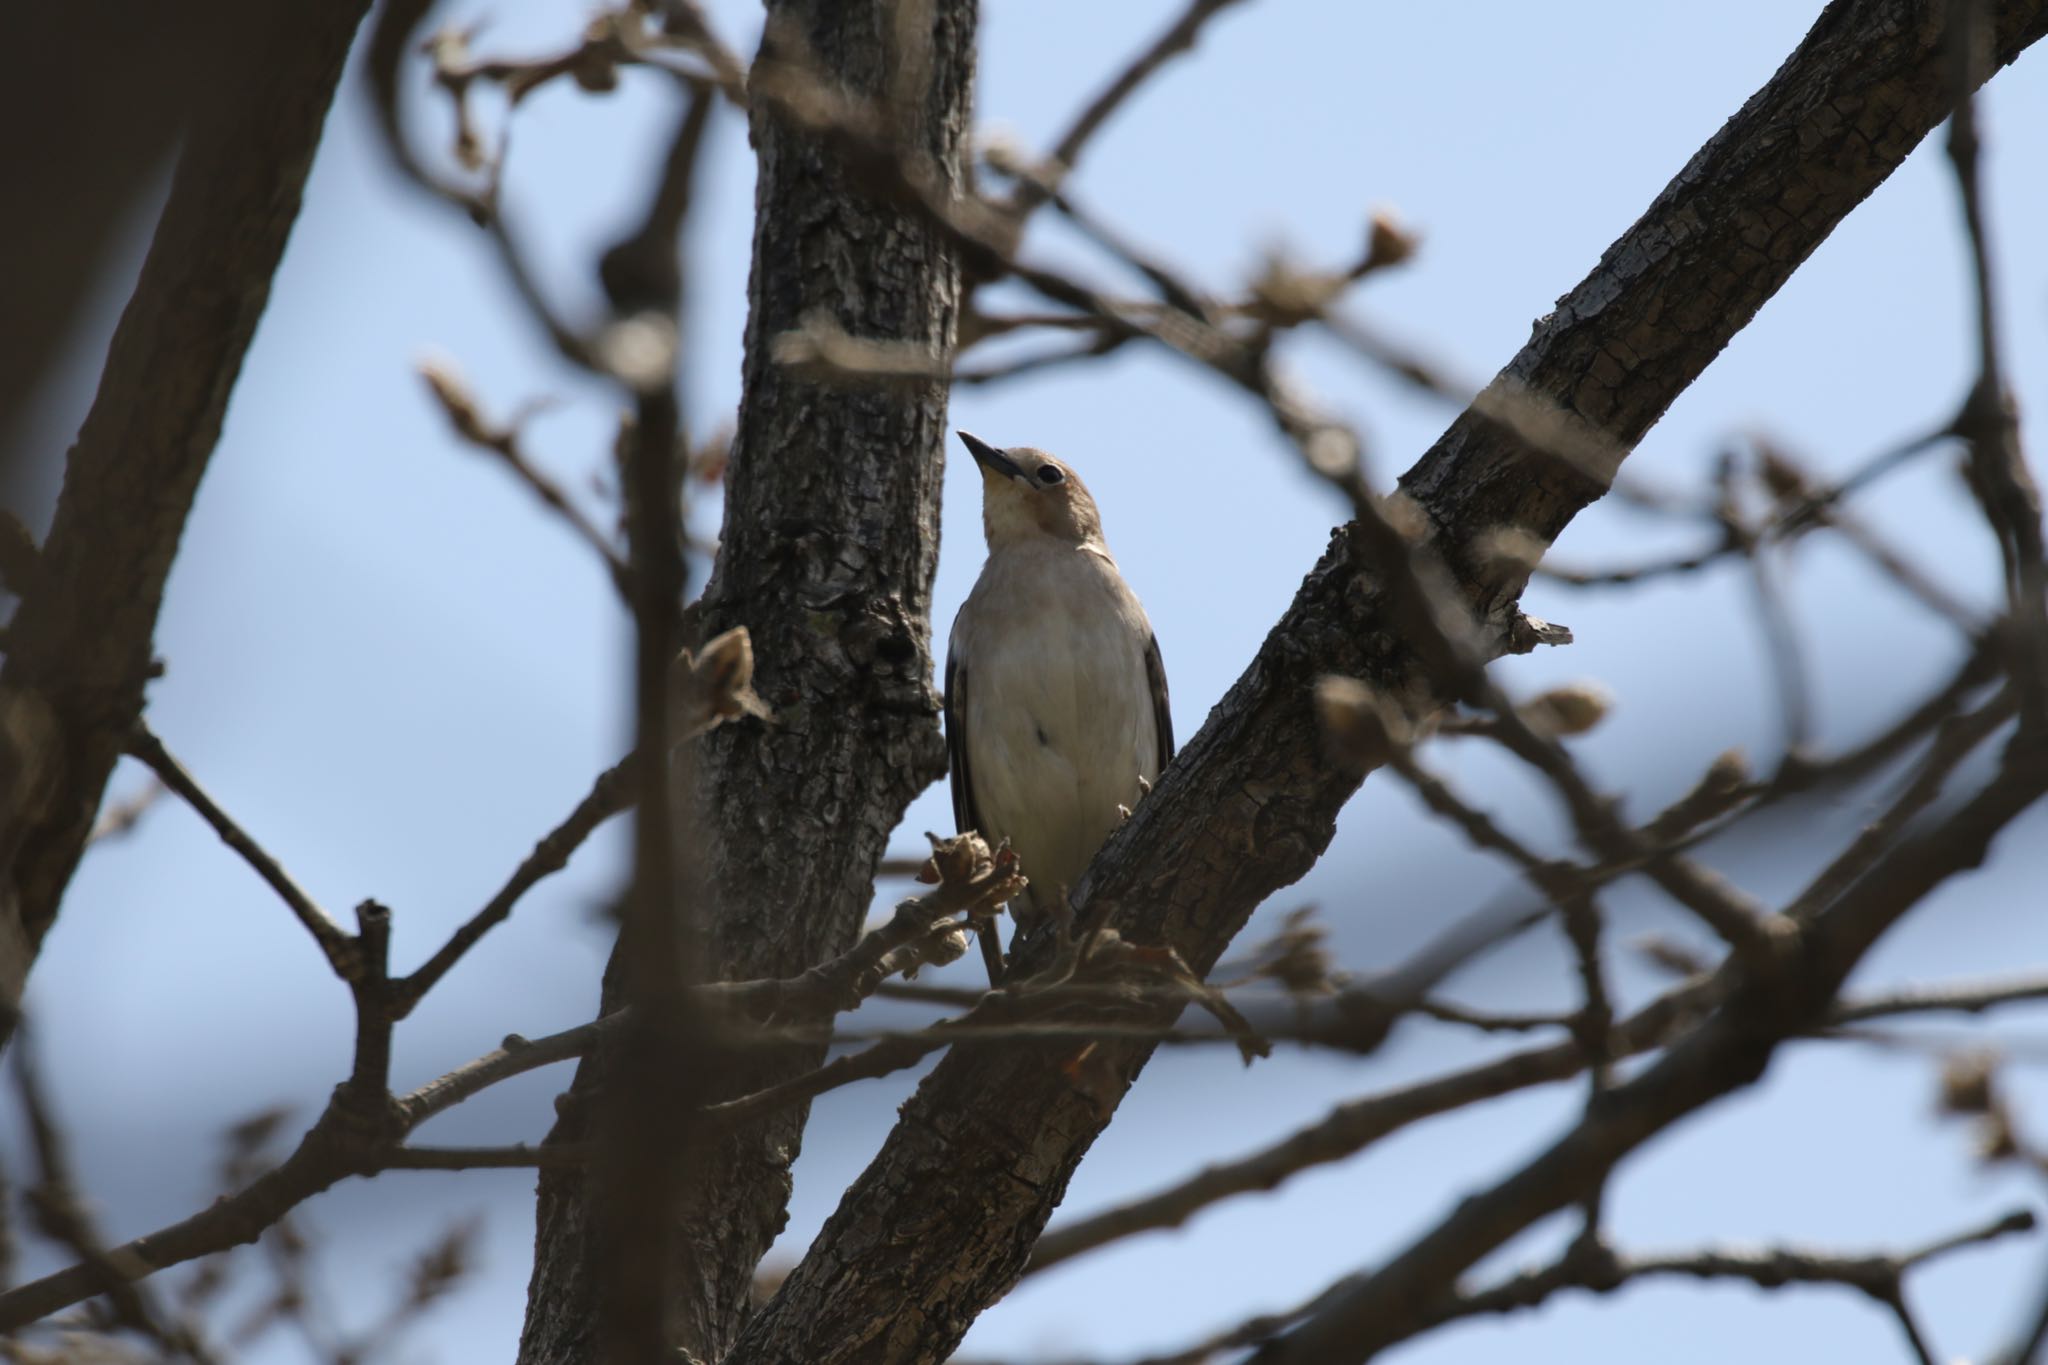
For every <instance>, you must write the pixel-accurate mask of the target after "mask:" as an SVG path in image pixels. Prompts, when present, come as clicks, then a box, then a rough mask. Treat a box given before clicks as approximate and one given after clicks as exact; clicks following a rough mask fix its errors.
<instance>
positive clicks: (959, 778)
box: [946, 649, 1003, 986]
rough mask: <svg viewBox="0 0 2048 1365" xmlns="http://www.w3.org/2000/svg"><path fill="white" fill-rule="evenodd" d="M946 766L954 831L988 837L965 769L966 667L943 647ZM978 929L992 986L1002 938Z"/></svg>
mask: <svg viewBox="0 0 2048 1365" xmlns="http://www.w3.org/2000/svg"><path fill="white" fill-rule="evenodd" d="M946 769H947V773H948V775H949V777H950V778H951V780H952V785H953V830H954V832H955V833H958V834H965V833H966V832H967V831H968V830H970V829H971V830H975V831H976V832H978V833H979V834H980V835H981V837H982V838H984V839H986V838H988V837H989V833H988V831H987V830H985V829H982V827H981V816H980V815H979V814H978V813H976V811H975V809H974V779H973V777H972V776H971V775H970V774H969V772H968V770H967V669H966V668H965V667H964V666H963V665H962V664H961V662H960V656H959V655H957V654H955V653H954V652H953V651H952V650H950V649H949V650H947V651H946ZM977 933H978V935H979V937H980V939H981V961H982V965H983V966H984V967H986V968H987V969H988V984H989V985H991V986H993V985H995V984H996V983H997V982H998V981H1000V980H1002V978H1003V941H1002V939H1001V938H1000V937H999V936H998V935H997V934H996V927H995V925H994V924H993V923H991V922H990V921H987V920H983V921H982V923H981V925H980V927H979V929H978V930H977Z"/></svg>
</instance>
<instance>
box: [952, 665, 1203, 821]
mask: <svg viewBox="0 0 2048 1365" xmlns="http://www.w3.org/2000/svg"><path fill="white" fill-rule="evenodd" d="M1145 681H1146V682H1148V683H1150V684H1151V685H1152V723H1153V725H1154V727H1155V728H1156V729H1157V730H1158V731H1159V771H1161V772H1165V771H1166V765H1167V764H1169V763H1171V762H1173V712H1172V710H1171V709H1170V708H1169V707H1168V706H1167V704H1166V660H1164V659H1162V658H1160V657H1159V637H1158V636H1157V635H1152V636H1148V637H1147V638H1146V640H1145ZM953 800H954V804H955V807H956V809H957V807H958V803H959V798H958V797H957V796H956V797H954V798H953Z"/></svg>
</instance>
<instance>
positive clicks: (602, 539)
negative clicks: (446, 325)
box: [419, 360, 630, 598]
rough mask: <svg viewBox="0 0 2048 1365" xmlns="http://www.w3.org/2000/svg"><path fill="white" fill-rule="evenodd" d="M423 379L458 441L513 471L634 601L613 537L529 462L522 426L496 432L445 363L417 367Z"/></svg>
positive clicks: (626, 595)
mask: <svg viewBox="0 0 2048 1365" xmlns="http://www.w3.org/2000/svg"><path fill="white" fill-rule="evenodd" d="M419 370H420V378H422V379H424V380H426V381H427V387H428V389H430V390H431V391H432V392H433V395H434V399H435V401H436V402H438V403H439V404H440V405H441V411H442V412H443V413H445V414H446V415H447V418H448V423H449V425H450V426H452V427H454V428H455V434H456V435H457V436H460V437H461V438H462V439H463V440H464V441H466V442H468V443H469V444H470V445H473V446H475V447H476V448H477V449H478V450H482V451H485V452H487V453H489V454H491V455H495V456H496V457H497V458H498V459H499V460H501V461H502V462H503V463H504V465H505V467H506V468H507V469H509V470H511V471H512V475H513V477H514V478H516V479H518V480H519V482H521V483H522V484H525V485H526V487H527V488H528V489H529V490H531V491H532V493H533V495H534V496H535V497H537V498H539V499H540V500H541V502H542V504H543V505H544V506H546V507H547V508H548V509H549V510H551V511H552V512H554V513H555V515H556V516H558V517H560V518H561V519H562V521H563V523H564V524H565V525H567V526H568V527H569V529H571V530H572V531H574V532H575V533H576V535H577V536H578V538H580V539H581V540H582V541H583V543H584V544H585V545H588V546H589V547H590V550H591V553H593V554H595V555H596V556H597V559H598V562H599V563H601V564H603V565H604V567H605V572H607V573H608V574H610V575H611V579H612V583H613V585H614V586H615V587H617V588H618V590H619V595H620V596H621V597H627V598H630V584H629V581H628V579H627V575H626V562H625V561H624V560H623V559H621V558H620V557H619V552H618V550H617V549H615V548H614V547H613V545H612V541H611V537H610V536H607V535H606V534H605V533H604V532H603V531H600V530H599V529H598V528H597V525H596V523H594V522H592V521H591V520H590V518H589V517H587V516H585V515H584V513H583V509H582V508H580V507H578V506H577V505H576V504H575V502H574V501H573V500H572V499H571V498H570V497H569V495H568V493H567V492H566V491H565V490H564V489H563V488H562V486H561V485H560V484H558V483H556V482H555V481H554V480H553V479H551V478H549V477H548V476H547V475H546V474H545V473H543V472H542V471H541V470H540V468H539V467H538V466H537V465H535V464H534V463H533V461H532V460H530V459H528V458H527V457H526V452H525V451H524V450H523V449H522V448H521V447H520V444H519V423H518V422H517V421H516V420H515V421H513V422H511V423H509V424H507V425H504V426H498V425H496V424H494V423H492V422H491V421H490V420H489V419H487V418H486V417H485V416H484V414H483V409H482V408H481V407H479V406H478V404H477V401H476V397H475V395H473V394H472V393H471V392H470V391H469V386H468V385H467V384H465V383H463V381H462V377H461V376H460V375H458V374H457V373H456V372H455V369H454V367H453V366H452V365H449V364H447V363H445V362H442V361H432V360H430V361H423V362H422V363H421V364H420V367H419Z"/></svg>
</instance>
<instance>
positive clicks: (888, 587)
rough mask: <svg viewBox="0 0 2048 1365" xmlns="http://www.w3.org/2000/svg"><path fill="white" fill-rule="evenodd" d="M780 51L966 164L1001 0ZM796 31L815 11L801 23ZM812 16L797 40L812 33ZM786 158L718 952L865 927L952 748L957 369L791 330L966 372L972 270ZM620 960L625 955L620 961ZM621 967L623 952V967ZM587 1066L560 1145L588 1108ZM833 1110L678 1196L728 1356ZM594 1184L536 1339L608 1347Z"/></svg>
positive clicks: (576, 1219)
mask: <svg viewBox="0 0 2048 1365" xmlns="http://www.w3.org/2000/svg"><path fill="white" fill-rule="evenodd" d="M768 9H769V17H768V24H769V28H768V33H769V37H768V39H767V41H766V44H765V46H764V53H763V57H764V59H765V58H772V57H774V56H776V55H778V54H780V55H786V56H788V57H790V58H792V59H794V60H798V61H803V62H805V63H808V64H811V65H814V66H815V67H816V68H817V69H818V70H819V71H821V72H823V73H826V74H828V75H829V77H830V78H831V79H833V80H834V81H836V82H837V83H838V85H839V87H840V88H841V89H842V90H844V91H846V92H847V93H848V94H850V95H852V96H854V97H855V98H858V99H861V100H864V101H865V100H886V101H887V102H888V104H889V106H890V108H891V111H892V114H893V116H894V117H895V118H896V119H897V121H898V125H899V126H900V127H902V128H903V129H904V130H905V135H906V138H907V139H908V140H909V142H910V144H911V145H912V146H915V147H916V148H918V149H919V150H920V151H921V152H922V153H924V154H926V155H929V156H930V157H932V158H933V159H934V161H935V163H936V165H937V166H938V168H939V170H940V172H941V174H942V175H943V176H944V177H945V178H946V179H947V180H948V182H949V183H952V184H954V185H958V184H960V183H961V176H962V169H961V152H962V149H963V147H964V146H965V144H966V135H967V131H968V128H969V110H968V104H969V95H970V90H971V86H972V74H973V62H974V34H975V6H974V3H973V0H861V2H860V3H847V2H845V0H773V2H772V3H771V4H770V5H769V7H768ZM783 26H789V27H787V28H785V27H783ZM792 35H794V37H792ZM752 134H753V142H754V146H755V149H756V154H757V156H758V159H759V166H760V170H759V181H758V184H757V187H756V192H755V232H754V260H753V273H752V278H751V281H750V284H749V298H750V305H751V309H750V314H749V319H748V324H747V334H746V356H745V361H744V370H743V378H744V389H743V392H742V397H741V406H740V418H739V429H738V433H737V437H736V439H735V442H734V445H733V458H732V466H731V477H730V482H729V485H728V488H727V492H726V513H725V527H724V533H723V538H722V540H721V543H720V549H719V556H718V563H717V568H716V570H715V572H714V574H713V577H712V581H711V584H710V586H709V588H708V589H707V590H706V594H705V600H704V604H703V608H702V612H701V617H702V620H701V624H702V629H703V632H704V634H705V635H706V636H707V637H708V636H709V635H710V634H713V633H715V632H718V631H721V630H724V629H725V628H727V627H729V626H734V625H744V626H746V627H747V629H748V631H749V632H750V633H751V635H752V637H753V642H754V654H755V658H756V661H757V669H758V672H757V677H756V683H757V687H758V689H759V691H760V692H761V694H762V695H763V696H764V697H765V698H766V699H767V700H768V701H769V703H770V704H771V705H773V706H774V707H775V709H776V712H777V720H776V722H775V723H774V724H772V725H767V726H762V725H755V724H751V723H749V724H742V725H730V726H727V727H724V728H723V729H721V730H718V731H716V732H715V733H714V734H712V735H711V736H708V737H707V738H706V740H705V741H703V743H702V747H701V748H700V750H699V752H698V757H697V764H698V767H699V782H698V788H697V795H698V824H699V826H700V828H701V830H702V833H703V838H704V841H705V843H706V844H707V845H708V856H709V858H710V861H711V867H710V878H711V883H712V896H711V911H710V914H709V916H708V917H707V919H706V922H705V924H704V939H703V941H704V952H705V954H706V956H707V958H708V961H707V962H706V963H705V964H704V970H705V973H706V975H708V976H713V977H724V978H747V977H764V976H789V975H793V974H795V973H797V972H799V971H801V970H803V969H804V968H806V967H808V966H810V965H812V964H813V963H815V962H817V961H819V960H821V959H823V958H824V957H826V956H828V955H830V954H833V953H837V952H841V951H843V950H844V949H846V948H847V947H849V946H850V945H851V944H852V942H853V940H854V937H855V936H856V935H857V933H858V932H859V929H860V926H861V923H862V921H863V919H864V918H865V915H866V912H867V908H868V905H869V902H870V899H871V898H872V895H873V886H874V872H875V866H876V864H877V862H878V861H879V860H880V858H881V856H882V853H883V850H884V848H885V847H886V844H887V841H888V838H889V835H890V833H891V831H893V830H894V829H895V827H896V825H897V823H898V822H899V821H900V820H901V818H902V815H903V811H904V808H905V807H906V806H907V805H908V804H909V802H910V800H911V798H912V797H914V796H915V795H916V794H917V793H918V792H919V791H921V790H923V788H924V787H926V786H927V785H929V784H930V783H931V782H933V781H934V780H936V779H937V778H938V777H939V776H940V775H941V774H942V773H943V772H944V770H945V749H944V744H943V742H942V740H941V738H940V735H939V731H938V726H937V715H938V705H937V699H936V697H935V696H934V694H933V691H932V685H931V676H932V665H931V624H930V616H931V584H932V575H933V571H934V569H935V567H936V564H937V560H938V539H939V493H940V483H941V476H942V474H943V472H944V441H945V430H946V429H945V417H946V386H945V384H943V383H941V382H937V381H917V382H890V383H887V384H876V385H871V386H859V387H849V386H845V385H834V384H831V383H827V382H822V381H819V380H815V379H810V378H805V377H801V376H799V375H797V374H795V373H793V372H792V371H790V370H789V369H787V368H786V367H784V366H781V365H778V364H777V363H776V362H775V360H774V359H773V358H772V355H771V347H772V344H773V342H774V340H775V338H776V337H777V336H778V335H780V334H782V333H783V332H786V331H789V330H792V329H794V328H796V327H798V326H800V325H801V324H802V322H803V320H804V318H805V315H806V314H809V313H812V312H814V311H822V312H823V313H824V314H825V315H826V316H828V317H830V318H831V319H832V320H833V321H834V322H836V323H837V324H838V325H839V326H840V327H842V328H844V329H845V330H846V331H847V332H848V333H850V334H852V335H854V336H857V337H863V338H874V339H878V340H888V341H899V342H912V343H916V344H917V345H919V346H921V347H924V348H928V350H929V352H930V355H931V357H932V360H933V363H934V365H935V366H936V367H938V369H939V372H941V373H943V371H944V367H945V366H946V365H947V364H948V363H949V362H950V359H951V354H952V348H953V335H954V327H955V324H956V321H957V316H958V311H959V303H960V288H961V286H960V279H959V271H958V268H957V266H956V264H955V262H954V261H953V259H952V256H951V253H950V252H949V251H948V250H947V249H946V248H945V247H944V246H943V245H942V239H941V237H940V236H939V234H937V233H936V232H934V231H932V230H931V229H930V228H929V227H928V226H927V225H926V224H925V223H924V221H923V220H922V219H920V218H919V217H917V216H916V215H914V214H909V213H905V212H901V211H898V210H894V209H889V208H885V207H882V206H880V205H879V204H878V203H877V202H876V200H875V199H874V198H873V197H872V196H870V195H869V194H867V193H864V192H863V190H862V188H861V187H860V186H859V185H857V184H853V183H849V181H848V179H847V177H846V176H845V175H843V174H842V173H841V171H840V169H839V168H838V167H837V165H836V163H835V160H834V159H833V158H832V157H831V156H829V155H828V154H827V153H825V152H823V151H822V150H821V149H820V146H819V144H818V142H817V140H816V139H814V138H812V137H809V136H806V135H803V134H800V133H798V132H796V131H794V130H792V129H791V128H790V127H788V126H787V125H786V124H785V123H783V122H782V121H780V120H779V119H777V118H774V117H772V116H770V115H769V114H767V113H765V112H763V111H760V110H757V111H756V112H755V114H754V116H753V128H752ZM614 965H615V966H616V963H615V964H614ZM614 974H615V973H608V976H610V975H614ZM821 1057H822V1053H821V1052H819V1051H815V1050H812V1049H796V1050H793V1051H791V1052H790V1053H788V1054H784V1055H780V1056H778V1057H777V1058H776V1059H775V1060H774V1061H772V1062H768V1063H764V1062H763V1061H762V1060H761V1056H760V1054H758V1053H754V1054H749V1056H748V1058H747V1059H746V1061H745V1063H744V1065H739V1064H734V1065H731V1066H728V1067H725V1068H724V1069H723V1070H722V1071H721V1073H720V1074H718V1075H716V1076H715V1078H714V1083H713V1089H712V1092H711V1093H710V1094H709V1095H708V1098H710V1099H713V1100H716V1099H721V1098H729V1097H731V1096H733V1095H737V1094H741V1093H744V1092H746V1091H750V1090H753V1089H756V1088H758V1087H759V1086H761V1085H763V1084H766V1083H769V1082H772V1081H773V1080H775V1079H777V1078H779V1077H781V1076H783V1075H787V1074H792V1073H794V1072H795V1071H800V1070H805V1069H808V1068H809V1067H811V1066H814V1065H816V1063H817V1062H818V1061H819V1060H820V1059H821ZM607 1067H608V1061H607V1059H606V1058H605V1057H604V1056H602V1055H600V1056H597V1057H593V1058H591V1059H590V1060H588V1061H586V1062H585V1063H584V1064H583V1066H582V1067H581V1068H580V1069H579V1071H578V1074H577V1079H576V1082H575V1085H574V1088H573V1090H572V1096H571V1100H570V1102H569V1103H568V1104H567V1105H566V1106H565V1108H564V1112H563V1117H562V1119H561V1121H560V1122H559V1123H558V1124H557V1125H556V1130H555V1133H554V1134H553V1138H554V1139H555V1140H573V1139H575V1138H576V1137H578V1136H579V1135H581V1134H582V1133H583V1132H584V1131H585V1129H586V1127H587V1124H588V1115H587V1113H586V1109H587V1106H584V1105H581V1104H579V1103H577V1102H576V1097H578V1096H582V1095H587V1094H588V1093H590V1092H591V1091H593V1090H594V1089H595V1088H596V1087H598V1086H600V1085H601V1084H603V1080H604V1076H605V1073H606V1070H607ZM806 1117H807V1110H805V1109H803V1108H791V1109H788V1110H785V1111H783V1112H781V1113H778V1114H776V1115H775V1116H774V1117H773V1118H771V1119H769V1120H766V1121H764V1122H762V1123H759V1124H755V1125H752V1126H750V1127H748V1128H746V1129H744V1130H742V1131H740V1132H737V1133H735V1134H733V1135H732V1136H730V1137H729V1138H726V1139H724V1140H723V1141H721V1142H719V1143H718V1144H717V1145H716V1146H715V1147H714V1148H712V1150H711V1151H710V1153H709V1156H708V1159H707V1160H706V1161H704V1162H703V1163H702V1165H701V1166H700V1168H699V1169H697V1170H694V1171H692V1172H690V1173H689V1176H688V1180H689V1188H688V1189H686V1190H685V1192H684V1195H683V1198H682V1200H681V1203H680V1206H679V1207H678V1208H677V1209H676V1210H675V1218H676V1221H677V1224H678V1235H679V1236H681V1237H684V1238H687V1239H689V1241H690V1243H691V1244H692V1248H691V1249H692V1252H693V1254H692V1255H690V1256H686V1257H684V1258H683V1259H684V1260H685V1261H693V1262H694V1263H695V1265H696V1266H697V1267H698V1268H699V1273H698V1274H697V1276H696V1277H695V1279H694V1281H693V1282H691V1283H683V1284H677V1285H676V1286H675V1288H674V1294H673V1301H672V1302H673V1310H674V1311H673V1316H672V1322H671V1341H672V1342H673V1343H674V1344H676V1345H679V1346H681V1347H683V1348H684V1349H686V1350H688V1351H689V1352H691V1353H692V1354H694V1355H696V1356H698V1357H700V1358H702V1359H705V1360H716V1359H718V1358H719V1357H720V1356H722V1355H723V1354H724V1353H725V1350H726V1348H727V1347H728V1345H729V1344H730V1342H731V1341H732V1339H733V1337H734V1335H735V1334H736V1333H737V1332H738V1330H739V1328H740V1326H741V1324H742V1322H743V1320H744V1317H745V1314H746V1312H747V1306H748V1301H749V1295H750V1294H751V1292H752V1285H753V1275H754V1269H755V1266H756V1265H757V1263H758V1262H759V1260H760V1258H761V1256H762V1255H763V1253H765V1252H766V1250H767V1248H768V1246H769V1244H770V1243H771V1242H772V1241H773V1240H774V1238H775V1236H776V1234H777V1233H778V1232H779V1231H780V1230H781V1227H782V1225H783V1222H784V1221H785V1219H786V1217H787V1204H788V1199H789V1188H790V1180H789V1168H790V1164H791V1163H792V1162H793V1161H794V1160H795V1159H796V1155H797V1151H798V1147H799V1145H800V1143H801V1140H802V1134H803V1124H804V1120H805V1118H806ZM590 1197H591V1191H590V1188H589V1185H588V1182H586V1181H585V1180H584V1179H583V1178H582V1177H581V1176H579V1175H577V1174H574V1173H571V1172H566V1171H565V1172H550V1173H548V1174H546V1175H544V1176H543V1177H542V1179H541V1185H540V1211H539V1231H538V1239H537V1245H536V1248H535V1261H534V1274H533V1280H532V1284H531V1285H530V1287H529V1291H528V1304H527V1319H526V1329H525V1333H524V1336H523V1339H522V1341H521V1345H520V1359H521V1361H522V1362H526V1363H527V1365H542V1363H543V1362H545V1363H546V1365H583V1363H584V1362H588V1361H591V1360H593V1359H594V1358H595V1353H596V1351H597V1349H598V1334H597V1331H596V1328H595V1323H596V1321H597V1319H598V1317H599V1315H600V1314H601V1313H602V1311H603V1296H602V1294H601V1292H600V1284H601V1281H600V1280H599V1278H598V1276H599V1274H600V1273H601V1270H602V1267H603V1265H604V1264H605V1262H604V1258H603V1255H602V1250H601V1249H600V1248H598V1247H596V1246H594V1245H593V1239H592V1234H591V1220H590V1214H591V1207H590Z"/></svg>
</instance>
